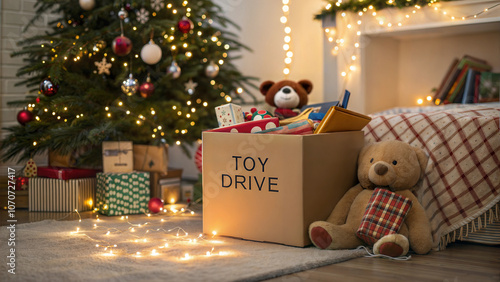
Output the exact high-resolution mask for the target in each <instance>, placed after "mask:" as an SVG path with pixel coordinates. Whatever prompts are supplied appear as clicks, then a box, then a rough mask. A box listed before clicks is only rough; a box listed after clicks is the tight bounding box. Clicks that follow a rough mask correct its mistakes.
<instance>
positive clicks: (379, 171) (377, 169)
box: [375, 164, 388, 175]
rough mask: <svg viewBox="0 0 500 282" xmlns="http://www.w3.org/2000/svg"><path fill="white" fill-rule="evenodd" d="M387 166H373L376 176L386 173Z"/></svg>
mask: <svg viewBox="0 0 500 282" xmlns="http://www.w3.org/2000/svg"><path fill="white" fill-rule="evenodd" d="M387 170H388V169H387V166H385V165H383V164H376V165H375V173H376V174H378V175H384V174H385V173H386V172H387Z"/></svg>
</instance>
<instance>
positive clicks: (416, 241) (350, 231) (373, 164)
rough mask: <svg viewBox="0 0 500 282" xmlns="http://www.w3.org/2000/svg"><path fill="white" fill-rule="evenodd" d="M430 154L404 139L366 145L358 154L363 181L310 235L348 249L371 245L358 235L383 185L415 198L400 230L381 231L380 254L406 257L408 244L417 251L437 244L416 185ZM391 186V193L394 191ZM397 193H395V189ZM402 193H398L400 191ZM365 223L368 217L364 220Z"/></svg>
mask: <svg viewBox="0 0 500 282" xmlns="http://www.w3.org/2000/svg"><path fill="white" fill-rule="evenodd" d="M427 160H428V158H427V156H426V155H425V153H424V152H423V151H422V150H421V149H419V148H416V147H412V146H410V145H409V144H407V143H404V142H401V141H382V142H378V143H373V144H369V145H367V146H365V147H364V148H363V149H362V150H361V152H360V154H359V157H358V179H359V182H360V183H359V184H358V185H356V186H354V187H352V188H351V189H350V190H348V191H347V192H346V194H345V195H344V196H343V197H342V199H341V200H340V201H339V202H338V203H337V205H336V206H335V208H334V209H333V211H332V213H331V215H330V216H329V217H328V219H327V220H326V221H316V222H313V223H312V224H311V225H310V226H309V237H310V238H311V240H312V242H313V243H314V245H315V246H316V247H318V248H320V249H349V248H356V247H358V246H360V245H371V244H370V242H368V243H367V241H366V240H365V241H363V240H361V239H360V237H361V236H360V237H358V236H357V233H358V235H359V230H360V225H361V222H362V220H363V219H364V215H365V212H367V210H368V209H367V207H368V205H369V203H370V199H371V198H372V194H374V191H377V190H374V189H375V188H383V189H387V190H389V191H392V192H394V193H395V194H396V196H397V195H400V196H403V197H401V198H404V197H406V198H407V200H411V208H409V210H408V212H407V213H406V217H403V218H401V220H403V221H402V224H401V225H400V227H399V228H398V229H399V230H398V231H397V233H393V234H390V235H385V236H381V238H380V239H378V241H376V243H375V244H374V245H373V252H374V253H375V254H383V255H388V256H392V257H397V256H402V255H405V254H406V253H407V252H408V249H409V247H411V249H412V250H413V251H414V252H415V253H417V254H426V253H428V252H429V251H430V250H431V248H432V237H431V228H430V223H429V219H428V218H427V215H426V214H425V210H424V208H423V207H422V205H421V204H420V203H419V202H418V199H417V197H416V196H415V195H414V194H413V193H412V190H413V189H415V188H416V187H417V184H418V183H419V181H420V180H421V179H422V177H423V175H424V171H425V167H426V165H427ZM387 190H379V191H386V192H387V193H390V194H392V193H391V192H389V191H387ZM393 195H394V194H393ZM397 197H399V196H397ZM365 222H366V221H365Z"/></svg>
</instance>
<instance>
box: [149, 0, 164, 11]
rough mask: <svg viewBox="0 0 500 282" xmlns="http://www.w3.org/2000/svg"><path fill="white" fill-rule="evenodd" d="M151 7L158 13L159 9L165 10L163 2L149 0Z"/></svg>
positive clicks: (161, 0)
mask: <svg viewBox="0 0 500 282" xmlns="http://www.w3.org/2000/svg"><path fill="white" fill-rule="evenodd" d="M151 7H152V8H153V9H155V11H157V12H159V11H160V10H161V9H163V8H165V2H163V0H151Z"/></svg>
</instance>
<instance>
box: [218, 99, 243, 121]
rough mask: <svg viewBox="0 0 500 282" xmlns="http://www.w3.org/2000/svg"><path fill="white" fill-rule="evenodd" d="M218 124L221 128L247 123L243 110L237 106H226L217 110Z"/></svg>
mask: <svg viewBox="0 0 500 282" xmlns="http://www.w3.org/2000/svg"><path fill="white" fill-rule="evenodd" d="M215 114H216V115H217V122H218V123H219V127H226V126H231V125H234V124H238V123H242V122H245V117H244V115H243V110H242V109H241V107H240V106H238V105H235V104H231V103H229V104H225V105H221V106H218V107H216V108H215Z"/></svg>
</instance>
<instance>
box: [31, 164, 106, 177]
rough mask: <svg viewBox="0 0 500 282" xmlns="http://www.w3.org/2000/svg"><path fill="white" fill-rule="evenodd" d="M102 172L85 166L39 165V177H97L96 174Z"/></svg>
mask: <svg viewBox="0 0 500 282" xmlns="http://www.w3.org/2000/svg"><path fill="white" fill-rule="evenodd" d="M98 172H100V170H97V169H85V168H67V167H57V166H41V167H38V176H39V177H48V178H54V179H62V180H68V179H76V178H95V175H96V174H97V173H98Z"/></svg>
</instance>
